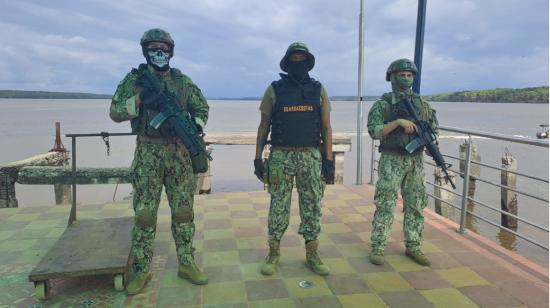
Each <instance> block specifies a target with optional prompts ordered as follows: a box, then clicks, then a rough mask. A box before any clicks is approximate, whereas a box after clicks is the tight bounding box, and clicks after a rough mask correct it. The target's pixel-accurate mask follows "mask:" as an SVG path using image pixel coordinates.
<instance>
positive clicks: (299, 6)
mask: <svg viewBox="0 0 550 308" xmlns="http://www.w3.org/2000/svg"><path fill="white" fill-rule="evenodd" d="M358 10H359V3H358V2H355V1H340V2H337V1H331V0H309V1H299V2H296V1H291V0H281V1H265V0H247V1H240V0H224V1H218V0H203V1H191V0H185V1H181V0H159V1H155V2H150V1H147V2H145V1H130V0H120V1H111V0H83V1H72V2H48V3H47V4H46V3H45V2H40V1H25V0H22V1H11V2H6V3H4V5H3V10H2V11H0V27H1V28H2V31H1V32H0V57H1V58H2V61H1V62H0V69H1V70H2V72H3V73H2V74H1V75H0V88H1V89H8V88H12V89H28V90H52V91H85V92H98V93H112V92H113V91H114V89H115V88H116V85H117V84H118V82H119V80H120V79H121V78H123V76H124V75H125V74H126V73H127V72H128V71H129V70H130V68H131V67H136V66H137V65H138V64H139V63H140V62H143V61H144V60H143V57H142V55H141V50H140V46H139V39H140V37H141V35H142V34H143V32H144V31H145V30H146V29H148V28H152V27H161V28H165V29H166V30H169V31H170V32H171V34H172V36H173V38H174V40H175V41H176V48H175V56H174V58H173V59H172V61H171V64H172V65H173V66H175V67H178V68H181V69H182V70H183V71H184V73H186V74H188V75H189V76H190V77H191V78H192V79H193V80H194V81H195V82H196V83H197V84H198V85H199V86H200V87H201V89H202V90H203V92H204V93H205V94H206V95H207V96H213V97H231V96H237V97H238V96H259V95H261V94H262V93H263V91H264V89H265V87H266V86H267V85H268V84H269V83H270V82H271V81H272V80H274V79H276V78H278V73H279V71H280V70H279V60H280V59H281V57H282V55H283V54H284V52H285V50H286V48H287V46H288V44H289V43H291V42H293V41H304V42H306V43H307V44H308V45H309V47H310V49H311V51H312V52H313V53H314V54H315V56H316V60H317V63H316V67H315V68H314V70H313V71H312V76H313V77H315V78H317V79H319V80H321V81H322V82H323V84H325V86H326V87H327V89H328V90H329V93H330V94H333V95H354V94H355V93H356V91H357V63H358V59H357V56H358V29H357V28H358V14H359V12H358ZM416 10H417V1H416V0H396V1H385V0H371V1H365V93H366V94H380V93H382V92H385V91H388V89H389V85H388V83H387V82H386V81H385V80H384V76H385V71H386V68H387V66H388V64H389V63H390V62H391V61H392V60H394V59H396V58H401V57H409V58H412V57H413V56H414V55H413V53H414V35H415V26H416V24H415V20H416ZM426 18H427V20H426V34H425V50H424V62H423V63H424V67H423V80H422V88H423V93H435V92H439V91H458V90H462V89H464V88H466V87H468V88H489V87H503V86H511V87H522V86H536V85H544V84H548V56H547V55H548V3H547V1H543V0H532V1H519V0H486V1H473V0H440V1H430V2H428V12H427V16H426ZM15 38H16V39H15Z"/></svg>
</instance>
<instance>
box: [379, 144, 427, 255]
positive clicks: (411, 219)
mask: <svg viewBox="0 0 550 308" xmlns="http://www.w3.org/2000/svg"><path fill="white" fill-rule="evenodd" d="M399 189H401V196H402V197H403V206H404V208H405V214H404V221H403V232H404V233H405V245H406V246H407V247H408V248H411V249H415V248H419V247H420V241H421V240H422V230H423V229H424V215H423V213H422V210H423V209H424V208H425V207H426V205H427V203H428V199H427V196H426V190H425V186H424V168H423V156H422V153H420V154H418V155H401V154H396V153H390V152H384V153H382V155H381V156H380V161H379V163H378V181H377V182H376V189H375V192H374V204H375V205H376V211H375V212H374V220H373V222H372V234H371V244H372V247H373V248H374V249H383V248H384V246H385V245H386V241H387V239H388V237H389V236H390V232H391V225H392V222H393V213H394V209H395V203H396V201H397V194H398V192H399Z"/></svg>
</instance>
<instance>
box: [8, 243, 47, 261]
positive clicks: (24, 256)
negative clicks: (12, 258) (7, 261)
mask: <svg viewBox="0 0 550 308" xmlns="http://www.w3.org/2000/svg"><path fill="white" fill-rule="evenodd" d="M51 246H53V243H52V245H51ZM51 246H50V247H51ZM47 252H48V250H47V249H41V250H38V249H29V250H25V251H24V252H22V253H21V254H20V255H19V257H18V258H17V260H16V262H17V263H24V264H38V263H39V262H40V260H42V257H44V255H45V254H46V253H47Z"/></svg>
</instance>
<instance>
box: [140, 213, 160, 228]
mask: <svg viewBox="0 0 550 308" xmlns="http://www.w3.org/2000/svg"><path fill="white" fill-rule="evenodd" d="M135 224H136V226H138V227H140V228H142V229H147V228H154V227H155V226H156V224H157V217H156V215H154V214H153V212H151V211H150V210H142V211H138V212H136V217H135Z"/></svg>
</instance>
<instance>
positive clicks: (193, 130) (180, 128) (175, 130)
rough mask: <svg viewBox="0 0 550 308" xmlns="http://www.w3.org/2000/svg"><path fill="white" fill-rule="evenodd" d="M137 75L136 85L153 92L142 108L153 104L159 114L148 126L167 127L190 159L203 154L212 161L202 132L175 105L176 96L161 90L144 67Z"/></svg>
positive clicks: (179, 107) (185, 112)
mask: <svg viewBox="0 0 550 308" xmlns="http://www.w3.org/2000/svg"><path fill="white" fill-rule="evenodd" d="M138 74H139V77H138V79H137V81H136V84H137V85H140V86H142V87H143V88H147V89H150V90H152V91H153V92H154V94H153V95H151V96H149V97H147V98H146V99H145V100H144V101H142V104H143V105H144V106H148V105H151V104H155V105H156V106H158V109H159V113H158V114H157V115H156V116H155V117H154V118H153V119H152V120H151V122H150V123H149V125H150V126H152V127H153V128H155V129H159V128H160V127H161V126H163V125H167V128H168V131H169V132H170V133H171V134H172V135H173V136H175V137H176V138H178V139H179V140H180V141H181V142H182V143H183V145H185V147H186V148H187V150H188V151H189V154H191V156H192V157H195V156H197V155H199V154H201V153H203V154H205V155H206V157H208V159H209V160H212V157H211V156H210V154H209V153H208V152H207V151H206V148H205V147H204V145H203V143H202V140H201V135H202V132H201V131H199V129H198V128H197V126H196V125H195V123H193V120H192V119H191V118H190V116H189V113H188V112H187V110H185V109H184V108H183V107H182V106H180V105H179V104H178V103H177V96H176V94H174V93H173V92H170V91H168V90H162V88H161V87H160V85H159V84H158V81H157V79H156V78H155V77H154V76H152V75H151V72H149V70H148V69H147V66H146V65H144V64H141V65H140V66H139V69H138Z"/></svg>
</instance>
